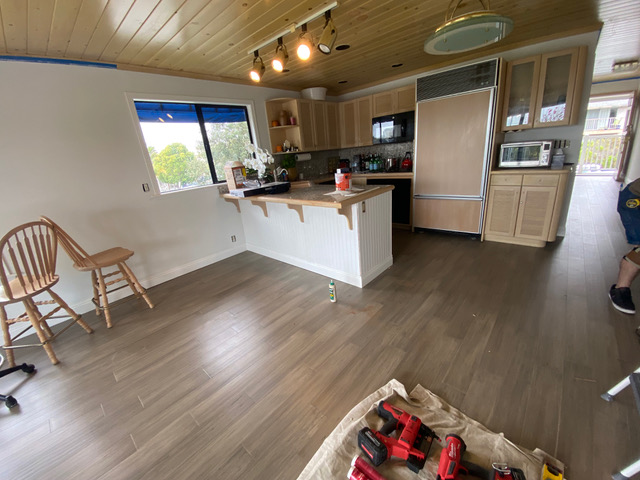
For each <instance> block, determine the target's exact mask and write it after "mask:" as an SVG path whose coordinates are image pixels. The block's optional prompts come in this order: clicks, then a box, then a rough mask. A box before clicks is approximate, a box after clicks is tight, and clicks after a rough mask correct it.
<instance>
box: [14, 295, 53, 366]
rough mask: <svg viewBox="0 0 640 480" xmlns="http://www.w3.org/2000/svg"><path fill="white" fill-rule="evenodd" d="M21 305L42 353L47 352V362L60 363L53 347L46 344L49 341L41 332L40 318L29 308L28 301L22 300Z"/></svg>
mask: <svg viewBox="0 0 640 480" xmlns="http://www.w3.org/2000/svg"><path fill="white" fill-rule="evenodd" d="M22 303H23V304H24V309H25V310H26V312H27V315H28V316H29V321H30V322H31V326H32V327H33V329H34V330H35V331H36V335H38V339H39V340H40V343H42V348H44V351H45V352H47V356H48V357H49V360H51V363H53V364H54V365H57V364H58V363H59V362H60V361H59V360H58V357H56V354H55V352H54V351H53V347H52V346H51V345H50V344H49V343H48V341H49V339H48V338H47V336H46V335H45V334H44V332H43V331H42V326H41V325H40V318H39V317H38V314H37V313H36V311H35V310H34V309H33V307H32V306H31V302H29V300H28V299H27V300H24V301H23V302H22Z"/></svg>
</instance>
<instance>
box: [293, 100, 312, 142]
mask: <svg viewBox="0 0 640 480" xmlns="http://www.w3.org/2000/svg"><path fill="white" fill-rule="evenodd" d="M297 103H298V115H299V120H300V125H301V129H300V150H302V151H305V152H310V151H313V150H315V132H314V130H315V126H314V124H313V107H312V104H311V100H304V99H300V100H297Z"/></svg>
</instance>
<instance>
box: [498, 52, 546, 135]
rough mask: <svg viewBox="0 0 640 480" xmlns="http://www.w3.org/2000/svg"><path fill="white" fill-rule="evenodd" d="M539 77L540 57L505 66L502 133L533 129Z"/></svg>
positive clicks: (516, 61) (517, 61) (524, 59)
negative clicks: (505, 79)
mask: <svg viewBox="0 0 640 480" xmlns="http://www.w3.org/2000/svg"><path fill="white" fill-rule="evenodd" d="M539 75H540V55H538V56H535V57H528V58H523V59H520V60H515V61H513V62H509V64H508V65H507V82H506V85H507V87H506V91H505V97H504V98H505V101H504V111H503V121H502V130H503V131H505V132H506V131H510V130H522V129H525V128H531V127H533V118H534V114H533V111H534V108H535V105H536V95H537V93H538V76H539Z"/></svg>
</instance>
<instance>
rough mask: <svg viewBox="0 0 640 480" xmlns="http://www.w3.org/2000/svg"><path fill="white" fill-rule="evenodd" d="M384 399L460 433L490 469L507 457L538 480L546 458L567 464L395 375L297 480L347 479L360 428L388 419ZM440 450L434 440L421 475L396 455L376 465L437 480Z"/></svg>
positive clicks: (476, 459) (474, 458)
mask: <svg viewBox="0 0 640 480" xmlns="http://www.w3.org/2000/svg"><path fill="white" fill-rule="evenodd" d="M381 400H388V401H389V402H390V403H392V404H393V405H395V406H397V407H399V408H401V409H403V410H405V411H407V412H409V413H411V414H413V415H417V416H418V417H419V418H420V419H421V420H422V422H423V423H425V424H426V425H427V426H429V427H430V428H431V429H432V430H434V431H435V432H436V434H437V435H438V436H440V437H441V439H442V440H444V437H445V436H446V435H447V434H449V433H455V434H457V435H459V436H460V437H462V439H463V440H464V441H465V443H466V445H467V451H466V453H465V455H464V457H463V459H464V460H465V461H469V462H472V463H475V464H477V465H480V466H482V467H484V468H486V469H489V468H490V466H491V463H492V462H502V463H505V462H506V463H508V464H509V465H510V466H513V467H517V468H520V469H522V470H523V471H524V473H525V475H526V477H527V479H528V480H538V479H539V478H540V474H541V471H542V465H543V462H544V461H545V460H547V461H552V462H553V464H555V465H557V466H559V467H561V468H564V465H562V464H561V463H559V462H558V461H557V460H555V459H553V458H552V457H550V456H549V455H547V454H546V453H545V452H543V451H542V450H539V449H536V450H534V451H533V452H532V451H529V450H527V449H525V448H522V447H519V446H518V445H515V444H514V443H512V442H510V441H509V440H507V439H506V438H505V437H504V435H503V434H501V433H494V432H492V431H490V430H488V429H487V428H485V427H484V426H483V425H481V424H480V423H478V422H476V421H475V420H472V419H471V418H469V417H467V416H466V415H465V414H463V413H462V412H460V411H459V410H457V409H455V408H453V407H452V406H450V405H449V404H447V403H446V402H445V401H444V400H442V399H441V398H440V397H438V396H437V395H435V394H433V393H431V392H430V391H429V390H427V389H426V388H424V387H422V386H421V385H418V386H416V388H414V389H413V391H412V392H411V393H410V394H408V393H407V391H406V389H405V387H404V385H402V384H401V383H400V382H398V381H397V380H391V381H390V382H389V383H387V384H386V385H385V386H383V387H382V388H380V389H379V390H377V391H376V392H374V393H372V394H371V395H369V396H368V397H367V398H365V399H364V400H363V401H362V402H360V403H359V404H358V405H356V406H355V407H354V408H353V409H352V410H351V411H350V412H349V414H348V415H347V416H346V417H345V418H344V419H343V420H342V421H341V422H340V423H339V424H338V426H337V427H336V428H335V429H334V430H333V432H331V434H330V435H329V436H328V437H327V438H326V439H325V441H324V442H323V444H322V446H321V447H320V449H319V450H318V451H317V452H316V453H315V455H314V456H313V458H312V459H311V460H310V461H309V463H308V464H307V466H306V467H305V468H304V470H303V471H302V473H301V474H300V476H299V477H298V480H307V479H309V480H311V479H313V480H319V479H327V480H329V479H346V478H347V472H348V470H349V465H350V463H351V459H352V458H353V457H354V456H355V455H356V454H360V449H359V448H358V442H357V438H358V431H359V430H360V429H362V428H364V427H366V426H369V427H370V428H372V429H374V430H379V429H380V428H382V425H383V424H384V420H383V419H382V418H380V417H379V416H378V414H377V411H376V408H377V405H378V403H379V402H380V401H381ZM441 450H442V447H441V446H440V445H439V444H437V442H434V444H433V446H432V447H431V451H430V453H429V457H428V459H427V463H426V465H425V467H424V469H422V470H421V471H420V474H419V475H416V474H415V473H413V472H411V471H410V470H409V469H408V468H407V467H406V465H405V462H404V460H400V459H396V458H391V459H389V460H387V461H386V462H384V463H383V464H382V465H381V466H379V467H377V470H378V472H380V473H381V474H382V475H384V476H385V477H386V478H387V479H388V480H396V479H397V480H402V479H406V480H411V479H413V480H416V479H428V480H435V478H436V474H437V470H438V462H439V460H440V452H441ZM361 456H362V455H361ZM469 478H471V477H469Z"/></svg>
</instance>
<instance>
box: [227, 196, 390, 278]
mask: <svg viewBox="0 0 640 480" xmlns="http://www.w3.org/2000/svg"><path fill="white" fill-rule="evenodd" d="M392 190H393V186H391V185H361V186H358V190H357V191H356V190H355V189H354V191H352V192H342V193H341V192H336V190H335V187H334V186H330V185H312V186H309V187H305V188H293V189H291V190H290V191H289V192H287V193H280V194H276V195H258V196H252V197H235V196H233V195H231V194H229V193H225V194H223V195H222V197H223V198H224V199H225V200H226V201H228V202H231V203H233V204H234V205H235V206H236V208H237V210H238V212H239V213H240V215H241V216H242V224H243V226H244V231H245V236H246V242H247V250H249V251H251V252H255V253H259V254H261V255H265V256H267V257H270V258H274V259H276V260H280V261H282V262H285V263H289V264H291V265H295V266H297V267H300V268H304V269H306V270H310V271H312V272H315V273H318V274H321V275H325V276H326V277H329V278H333V279H334V280H339V281H342V282H345V283H348V284H350V285H354V286H356V287H364V286H365V285H366V284H367V283H369V282H370V281H371V280H373V279H374V278H376V277H377V276H378V275H380V274H381V273H382V272H383V271H384V270H386V269H387V268H389V267H390V266H391V265H392V263H393V257H392V254H391V191H392Z"/></svg>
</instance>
